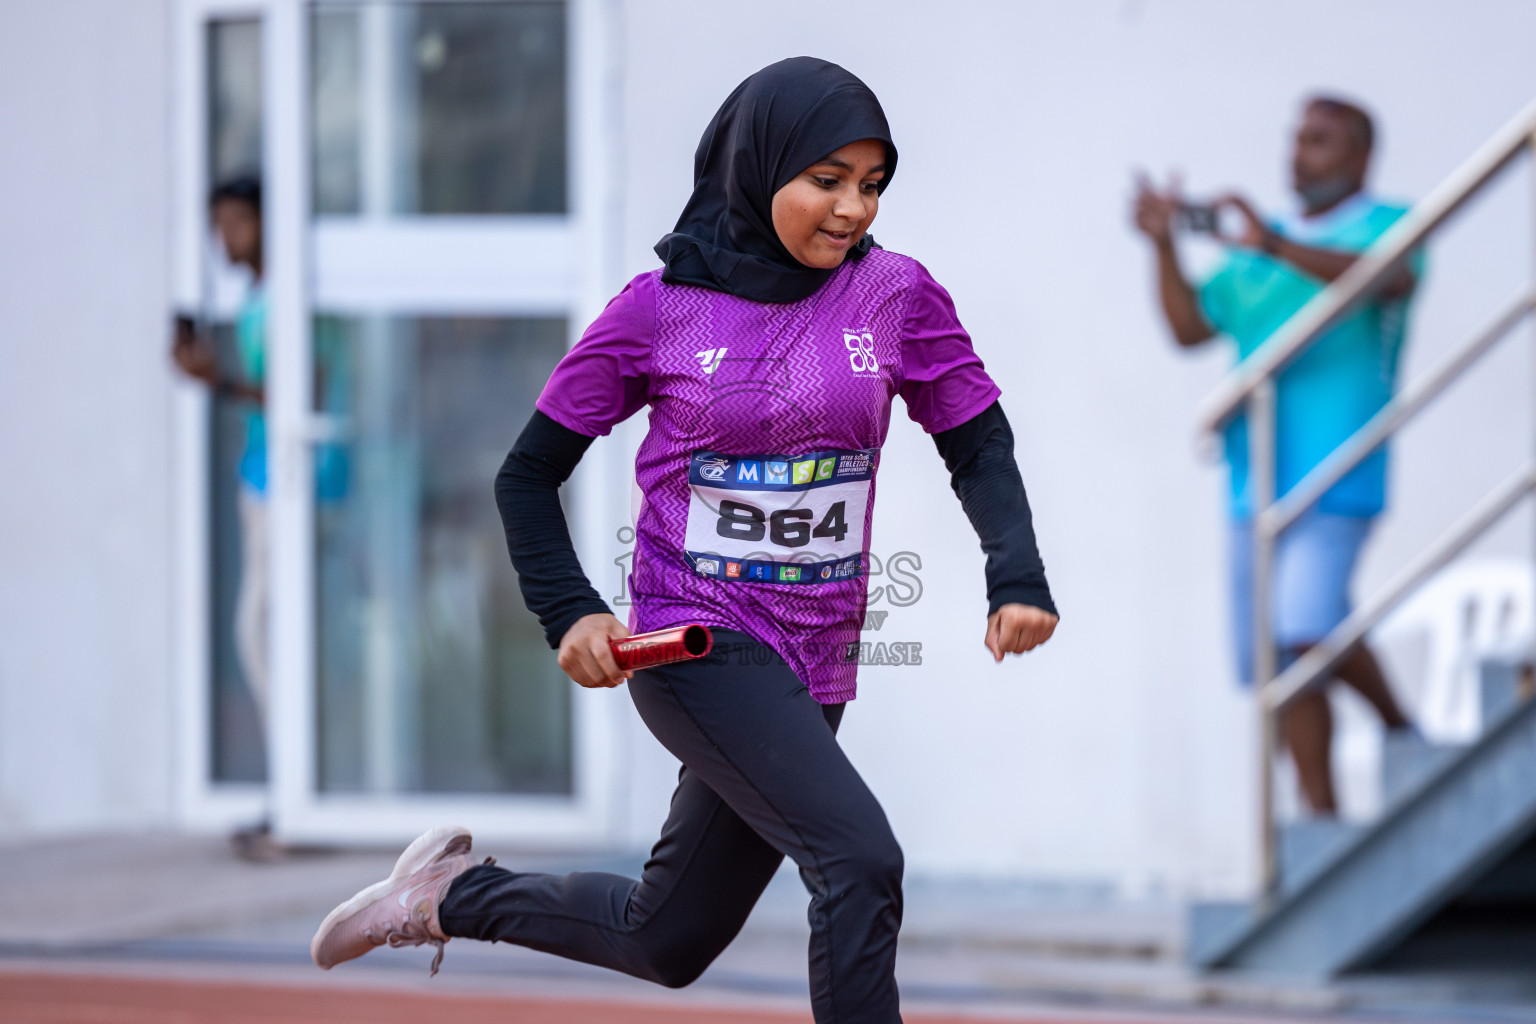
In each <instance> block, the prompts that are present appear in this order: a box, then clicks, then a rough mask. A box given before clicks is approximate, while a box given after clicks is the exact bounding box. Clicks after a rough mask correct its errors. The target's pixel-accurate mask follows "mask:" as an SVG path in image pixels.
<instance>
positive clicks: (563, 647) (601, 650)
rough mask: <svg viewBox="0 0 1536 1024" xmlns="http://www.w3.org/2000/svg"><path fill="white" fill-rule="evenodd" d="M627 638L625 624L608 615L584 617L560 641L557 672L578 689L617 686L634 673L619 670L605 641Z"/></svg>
mask: <svg viewBox="0 0 1536 1024" xmlns="http://www.w3.org/2000/svg"><path fill="white" fill-rule="evenodd" d="M626 636H629V630H628V629H626V628H625V626H624V623H622V622H620V621H619V620H618V619H616V618H614V617H613V616H612V615H609V614H608V613H607V612H597V613H594V614H592V615H583V616H582V617H581V618H579V619H577V620H576V622H575V623H574V624H573V625H572V626H571V628H570V629H568V630H566V631H565V636H563V637H561V638H560V658H559V660H560V668H561V669H563V670H564V671H565V674H566V675H568V676H570V677H571V679H572V680H573V681H575V683H576V684H577V685H578V686H587V687H609V686H618V685H619V684H621V683H623V682H624V681H625V680H626V679H628V678H630V677H631V676H633V675H634V673H633V672H625V671H623V670H622V669H620V668H619V663H618V662H617V661H615V660H614V657H613V649H612V648H611V647H609V646H608V641H609V640H622V639H624V638H625V637H626Z"/></svg>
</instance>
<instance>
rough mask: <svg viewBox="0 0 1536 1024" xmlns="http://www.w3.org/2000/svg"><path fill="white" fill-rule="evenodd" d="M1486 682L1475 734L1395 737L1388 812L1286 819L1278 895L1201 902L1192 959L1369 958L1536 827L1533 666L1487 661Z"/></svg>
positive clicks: (1387, 760) (1306, 962)
mask: <svg viewBox="0 0 1536 1024" xmlns="http://www.w3.org/2000/svg"><path fill="white" fill-rule="evenodd" d="M1481 681H1482V687H1481V690H1482V695H1481V696H1482V701H1483V720H1484V722H1485V728H1484V732H1483V734H1482V736H1481V737H1479V739H1478V741H1477V742H1476V743H1474V744H1471V745H1470V746H1466V747H1446V746H1435V745H1432V744H1427V743H1424V742H1423V741H1422V740H1417V739H1399V740H1395V741H1392V744H1391V745H1395V746H1397V747H1398V749H1397V750H1395V751H1391V750H1390V746H1389V748H1388V751H1389V752H1388V753H1387V755H1386V756H1384V757H1383V759H1382V768H1383V778H1382V792H1383V794H1384V797H1385V800H1386V806H1385V810H1384V811H1383V813H1382V815H1381V816H1380V818H1379V819H1378V820H1376V821H1375V822H1373V823H1372V824H1371V825H1369V826H1363V827H1362V826H1351V825H1342V824H1338V823H1331V822H1330V823H1318V822H1308V823H1302V824H1299V825H1293V826H1288V827H1286V828H1284V829H1281V830H1280V833H1279V834H1280V840H1281V841H1280V846H1279V865H1278V866H1279V877H1280V879H1281V884H1280V887H1279V890H1278V892H1277V893H1276V894H1274V896H1273V897H1272V898H1271V899H1269V900H1261V901H1258V902H1257V903H1255V904H1243V903H1231V904H1203V905H1197V906H1196V907H1195V910H1194V918H1193V920H1192V922H1191V924H1192V927H1191V931H1190V945H1189V956H1190V958H1191V959H1192V960H1193V961H1194V962H1195V963H1196V964H1198V965H1200V966H1202V967H1240V968H1250V969H1261V970H1265V971H1280V972H1285V973H1288V974H1298V975H1306V976H1312V977H1328V976H1331V975H1335V974H1339V973H1341V972H1344V971H1348V970H1352V969H1356V968H1361V967H1365V966H1369V965H1370V964H1372V963H1373V962H1375V961H1377V960H1378V959H1380V958H1381V957H1383V956H1384V955H1386V954H1387V953H1388V952H1390V951H1391V950H1392V949H1393V948H1394V947H1395V946H1396V945H1397V944H1398V943H1400V942H1401V941H1402V940H1403V939H1405V938H1406V937H1408V936H1409V935H1410V934H1411V933H1412V932H1414V930H1415V929H1416V928H1418V927H1419V926H1420V925H1421V924H1423V923H1424V922H1426V921H1428V920H1429V919H1430V918H1431V917H1433V916H1434V915H1435V914H1436V913H1437V912H1439V911H1440V910H1442V909H1443V908H1445V907H1447V906H1449V905H1450V904H1451V903H1452V902H1453V901H1455V900H1456V899H1457V898H1458V897H1460V896H1463V895H1465V894H1466V893H1468V892H1469V891H1471V890H1472V889H1473V888H1474V887H1475V886H1477V885H1478V883H1479V882H1480V881H1482V880H1483V879H1484V878H1486V877H1487V876H1488V875H1489V874H1490V872H1492V871H1493V870H1494V869H1496V868H1497V867H1499V866H1500V865H1501V864H1503V863H1504V862H1505V861H1506V860H1507V859H1508V858H1509V857H1510V855H1511V854H1513V853H1515V852H1516V851H1518V850H1520V849H1522V847H1523V846H1524V845H1525V844H1526V843H1528V842H1529V841H1530V840H1531V839H1532V838H1533V837H1536V701H1533V700H1531V699H1530V696H1531V672H1530V666H1529V663H1510V662H1486V663H1484V665H1483V667H1482V680H1481ZM1320 825H1322V826H1324V827H1321V828H1320V827H1319V826H1320ZM1514 881H1515V883H1516V886H1517V888H1518V887H1521V886H1523V887H1524V889H1525V891H1524V892H1523V893H1521V892H1518V891H1516V892H1513V893H1510V895H1513V896H1516V897H1518V896H1521V895H1523V896H1524V897H1525V898H1526V899H1527V900H1528V901H1536V872H1532V871H1526V872H1523V873H1521V874H1520V875H1519V876H1518V877H1516V878H1515V879H1514Z"/></svg>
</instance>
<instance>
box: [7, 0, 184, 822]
mask: <svg viewBox="0 0 1536 1024" xmlns="http://www.w3.org/2000/svg"><path fill="white" fill-rule="evenodd" d="M166 39H167V22H166V17H165V5H164V4H163V3H160V2H157V0H138V2H136V3H133V4H125V3H121V2H116V0H94V2H90V0H67V2H65V0H59V2H50V3H25V4H23V3H10V4H4V5H0V139H3V140H4V143H3V144H4V151H5V159H4V160H0V841H3V840H4V839H6V838H14V837H16V836H19V835H23V834H40V833H50V832H59V831H68V830H76V829H84V828H101V827H103V826H139V825H145V824H150V823H155V822H164V821H166V820H167V818H168V816H169V813H170V793H171V788H170V756H169V752H170V748H171V723H172V714H171V710H172V709H171V703H170V623H169V621H168V613H169V594H168V582H167V581H168V579H169V575H170V573H169V569H170V561H169V548H168V541H169V518H168V516H169V509H170V501H171V493H170V486H169V484H170V480H169V448H168V445H169V439H170V434H169V407H170V401H171V395H170V376H169V374H168V373H167V367H166V357H165V353H166V348H165V343H166V341H167V336H168V335H167V300H166V295H167V276H166V268H167V258H166V247H167V237H168V231H169V224H168V208H167V203H166V195H167V192H168V188H169V167H168V159H167V158H168V144H167V136H166V131H167V101H168V93H167V74H168V63H167V54H166Z"/></svg>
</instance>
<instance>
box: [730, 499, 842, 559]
mask: <svg viewBox="0 0 1536 1024" xmlns="http://www.w3.org/2000/svg"><path fill="white" fill-rule="evenodd" d="M845 504H846V503H845V502H841V501H838V502H833V504H832V507H831V508H829V509H827V514H826V515H824V516H822V517H821V522H819V523H817V524H816V525H815V526H814V527H812V526H811V520H812V519H815V518H816V513H815V512H813V511H811V510H810V509H808V508H781V509H776V510H774V512H773V513H772V514H769V513H766V512H764V511H763V510H762V509H760V508H758V507H757V506H756V505H749V504H747V503H746V502H744V501H731V500H729V499H726V500H723V501H721V502H720V518H719V519H717V520H716V521H715V532H716V533H717V534H719V535H720V536H722V537H728V538H730V539H732V540H745V541H759V540H762V539H763V536H764V535H765V534H766V535H767V537H768V539H769V540H770V541H771V542H772V543H774V544H777V545H778V546H779V547H784V548H803V547H805V546H806V545H807V544H809V543H810V542H811V538H812V537H830V538H831V539H832V541H833V543H839V542H841V541H842V539H843V538H844V537H845V536H847V534H848V522H847V519H846V516H845V509H844V505H845Z"/></svg>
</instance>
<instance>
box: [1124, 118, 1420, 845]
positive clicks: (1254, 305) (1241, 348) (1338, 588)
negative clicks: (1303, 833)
mask: <svg viewBox="0 0 1536 1024" xmlns="http://www.w3.org/2000/svg"><path fill="white" fill-rule="evenodd" d="M1374 136H1375V131H1374V126H1373V125H1372V122H1371V118H1370V116H1369V115H1368V114H1366V112H1365V111H1364V110H1362V109H1361V108H1360V107H1358V106H1356V105H1354V104H1352V103H1348V102H1344V101H1342V100H1337V99H1332V98H1327V97H1319V98H1315V99H1312V100H1311V101H1309V102H1308V103H1307V104H1306V106H1305V108H1304V110H1303V113H1302V119H1301V124H1300V126H1299V127H1298V129H1297V132H1296V139H1295V148H1294V150H1293V156H1292V162H1291V171H1292V185H1293V187H1294V189H1295V191H1296V194H1297V195H1298V197H1299V198H1300V200H1301V203H1300V206H1301V209H1300V212H1298V213H1296V214H1294V215H1291V216H1285V217H1279V218H1276V219H1274V220H1271V221H1266V220H1264V219H1263V218H1261V217H1260V216H1259V215H1258V213H1257V212H1255V210H1254V208H1253V206H1252V205H1251V204H1249V203H1248V202H1247V201H1246V200H1245V199H1244V198H1243V197H1241V196H1239V195H1235V194H1232V195H1227V196H1223V197H1221V198H1220V199H1218V200H1217V201H1216V203H1215V204H1213V205H1214V206H1215V208H1216V209H1217V210H1218V211H1220V210H1223V209H1230V210H1233V211H1235V212H1236V214H1237V215H1238V218H1239V219H1240V221H1241V225H1242V227H1241V230H1240V233H1239V234H1238V235H1237V236H1236V237H1230V238H1228V237H1223V236H1221V235H1220V234H1218V235H1217V237H1218V240H1219V241H1221V242H1223V243H1224V244H1225V245H1226V247H1227V252H1226V256H1225V258H1224V259H1223V260H1222V261H1221V263H1220V265H1219V266H1218V267H1217V269H1216V271H1215V273H1213V274H1212V275H1211V276H1210V277H1209V278H1208V279H1207V280H1206V281H1205V282H1204V283H1202V284H1199V285H1194V284H1191V283H1190V281H1189V280H1188V279H1187V278H1186V277H1185V275H1184V273H1183V271H1182V269H1181V267H1180V265H1179V257H1178V251H1177V248H1176V247H1175V244H1174V230H1173V229H1174V225H1175V222H1176V219H1177V218H1178V216H1179V215H1180V211H1181V209H1183V208H1184V204H1183V202H1182V200H1181V199H1180V197H1179V196H1178V194H1177V192H1176V190H1174V189H1170V190H1168V191H1166V192H1157V191H1155V190H1154V189H1152V188H1151V187H1150V186H1149V185H1148V184H1146V183H1145V182H1143V183H1142V186H1141V189H1140V192H1139V194H1138V196H1137V199H1136V212H1135V219H1136V225H1137V227H1138V228H1139V229H1140V230H1141V231H1142V232H1143V233H1144V234H1145V235H1146V236H1147V237H1148V238H1149V239H1150V240H1151V242H1152V244H1153V248H1154V250H1155V252H1156V256H1157V278H1158V297H1159V299H1160V300H1161V303H1162V307H1163V312H1164V315H1165V316H1166V317H1167V320H1168V325H1169V327H1170V328H1171V329H1172V332H1173V335H1174V338H1175V340H1176V341H1177V342H1178V343H1179V344H1180V345H1181V346H1185V347H1193V346H1196V345H1201V344H1204V343H1205V342H1207V341H1209V340H1210V339H1211V338H1213V337H1216V336H1217V335H1218V334H1222V335H1226V336H1227V337H1229V338H1231V339H1232V340H1233V342H1234V343H1235V344H1236V347H1237V357H1238V359H1239V361H1241V360H1243V359H1246V358H1247V357H1248V356H1249V355H1250V354H1251V353H1253V352H1254V351H1255V350H1256V349H1258V348H1259V346H1260V345H1262V344H1263V343H1264V342H1265V341H1266V340H1268V339H1269V337H1270V336H1271V335H1273V334H1274V332H1275V331H1276V330H1278V329H1279V328H1280V326H1281V325H1282V324H1284V323H1285V322H1286V321H1287V320H1289V319H1290V318H1291V317H1292V316H1293V315H1295V313H1296V312H1297V311H1298V310H1300V309H1301V308H1302V307H1303V306H1304V305H1306V304H1307V302H1309V301H1310V300H1311V299H1312V298H1313V297H1315V296H1316V295H1317V294H1318V293H1319V292H1321V291H1322V290H1323V289H1324V288H1326V287H1327V286H1328V284H1329V283H1330V282H1331V281H1333V280H1335V279H1336V278H1337V277H1339V275H1341V274H1343V273H1344V271H1345V270H1347V269H1348V268H1349V267H1350V265H1351V264H1353V263H1354V261H1355V260H1356V258H1358V256H1359V254H1360V253H1361V252H1362V251H1364V250H1365V249H1367V248H1369V247H1370V245H1371V244H1372V243H1373V242H1375V241H1376V240H1377V239H1378V238H1380V237H1381V235H1382V234H1383V233H1384V232H1385V231H1386V230H1387V228H1389V227H1391V226H1392V224H1393V223H1395V222H1396V221H1397V220H1398V219H1399V218H1400V217H1402V216H1403V214H1404V213H1406V212H1407V206H1406V205H1400V204H1391V203H1385V202H1382V201H1380V200H1378V199H1376V198H1375V197H1373V196H1372V195H1370V194H1369V193H1368V192H1367V191H1366V189H1365V178H1366V170H1367V168H1368V166H1369V163H1370V156H1371V149H1372V145H1373V143H1374ZM1218 227H1219V226H1218ZM1420 269H1421V268H1420V267H1419V266H1418V265H1417V264H1416V263H1415V265H1413V266H1409V267H1404V268H1402V269H1401V270H1400V271H1399V272H1398V274H1397V275H1396V276H1395V277H1394V278H1393V279H1392V280H1390V281H1389V282H1388V284H1387V285H1386V287H1385V288H1383V289H1382V291H1381V292H1380V293H1379V294H1377V295H1376V296H1375V297H1374V298H1373V299H1372V300H1370V301H1368V302H1366V303H1363V304H1362V305H1360V306H1359V307H1358V308H1356V309H1355V310H1354V312H1352V313H1351V314H1350V315H1349V316H1348V317H1347V318H1346V319H1345V320H1343V321H1342V322H1341V323H1339V324H1338V325H1337V326H1335V327H1333V328H1332V329H1330V330H1329V331H1328V332H1326V333H1325V334H1324V335H1323V336H1322V337H1320V338H1319V339H1318V340H1317V341H1316V342H1315V343H1314V344H1313V345H1312V347H1311V348H1310V349H1308V350H1307V351H1306V353H1305V354H1303V355H1302V356H1300V357H1299V358H1298V359H1297V360H1296V361H1295V362H1294V363H1292V364H1291V365H1290V366H1289V367H1288V368H1287V369H1286V370H1285V371H1284V372H1283V373H1282V374H1281V375H1280V377H1279V381H1278V386H1277V389H1276V390H1277V401H1276V405H1277V414H1276V450H1275V456H1276V467H1275V469H1276V473H1275V476H1276V479H1275V493H1276V494H1281V495H1283V494H1285V493H1286V492H1287V491H1289V490H1290V489H1291V488H1292V487H1294V486H1295V485H1296V484H1297V483H1298V482H1299V481H1300V480H1301V479H1302V478H1303V477H1305V476H1306V475H1307V473H1309V472H1310V471H1311V470H1312V469H1313V468H1314V467H1315V466H1316V465H1317V464H1318V463H1319V462H1321V461H1322V460H1323V459H1324V458H1326V457H1327V456H1328V455H1329V454H1330V453H1332V452H1333V451H1334V449H1336V448H1337V447H1338V446H1339V445H1341V444H1342V443H1343V442H1344V441H1346V440H1347V439H1348V438H1349V437H1350V436H1351V435H1353V434H1354V433H1355V431H1357V430H1358V429H1359V428H1360V427H1361V426H1363V425H1364V424H1365V423H1366V422H1367V421H1369V420H1370V418H1371V417H1372V416H1374V415H1375V414H1376V413H1377V412H1378V411H1380V409H1381V408H1382V406H1384V405H1385V404H1386V403H1387V402H1388V400H1390V399H1391V397H1392V389H1393V385H1394V381H1395V379H1396V375H1397V362H1398V356H1399V353H1400V352H1401V350H1402V343H1403V335H1404V328H1405V326H1406V322H1407V313H1408V304H1409V300H1410V298H1411V296H1412V294H1413V289H1414V287H1415V284H1416V282H1417V277H1418V273H1419V271H1420ZM1226 451H1227V461H1228V463H1229V465H1230V467H1231V507H1232V519H1233V528H1232V531H1231V538H1230V543H1231V561H1232V577H1233V578H1232V584H1233V611H1234V627H1235V633H1236V640H1237V643H1236V647H1237V653H1238V657H1239V666H1240V669H1241V671H1242V673H1243V676H1244V678H1247V677H1248V676H1249V674H1250V673H1251V672H1252V668H1253V636H1252V598H1253V593H1252V548H1253V544H1252V528H1251V523H1250V512H1251V510H1250V503H1249V489H1248V433H1247V423H1246V421H1245V420H1244V419H1243V418H1242V417H1241V416H1240V417H1238V418H1237V419H1236V420H1235V421H1234V422H1233V423H1232V424H1231V425H1229V426H1228V428H1227V433H1226ZM1386 474H1387V453H1386V450H1385V449H1382V450H1379V451H1377V452H1376V453H1375V454H1374V455H1372V456H1371V457H1370V458H1368V459H1366V460H1365V461H1364V462H1363V463H1361V464H1360V465H1359V466H1357V467H1356V468H1355V469H1354V470H1353V471H1351V472H1350V473H1349V474H1348V475H1347V476H1345V477H1344V478H1343V479H1342V480H1340V481H1339V482H1338V483H1337V484H1335V485H1334V486H1333V487H1331V488H1330V489H1329V490H1328V492H1327V493H1326V494H1325V495H1324V496H1323V498H1322V499H1321V501H1320V502H1319V503H1318V505H1317V506H1316V507H1315V508H1313V509H1312V510H1310V511H1309V512H1307V513H1306V514H1305V515H1303V516H1302V517H1301V518H1300V519H1298V520H1297V521H1296V522H1295V523H1294V524H1292V525H1291V527H1289V528H1288V529H1287V530H1286V531H1285V533H1284V534H1282V536H1281V537H1280V540H1279V542H1278V544H1277V546H1276V552H1275V566H1274V593H1273V596H1272V605H1271V607H1272V609H1273V611H1272V614H1273V620H1272V628H1273V631H1274V636H1275V642H1276V644H1277V646H1278V647H1279V652H1278V653H1279V655H1280V658H1281V662H1282V664H1285V663H1288V662H1290V661H1291V660H1294V658H1295V657H1297V656H1299V655H1300V654H1301V653H1302V652H1303V651H1305V650H1306V649H1307V648H1308V647H1310V646H1312V645H1314V644H1316V643H1317V642H1319V641H1320V640H1322V639H1323V638H1324V637H1325V636H1327V635H1328V633H1329V632H1331V631H1332V630H1333V628H1334V627H1335V626H1337V625H1338V624H1339V623H1340V622H1342V621H1343V620H1344V618H1345V617H1346V616H1347V615H1348V614H1349V611H1350V604H1349V582H1350V577H1351V575H1352V574H1353V571H1354V567H1355V563H1356V561H1357V559H1358V556H1359V553H1360V548H1361V545H1362V544H1363V543H1364V541H1365V538H1366V536H1367V534H1368V533H1369V532H1370V528H1371V525H1372V523H1373V522H1374V521H1375V517H1376V516H1377V515H1378V514H1380V513H1381V511H1382V509H1383V508H1384V507H1385V504H1386ZM1338 676H1339V678H1340V679H1342V680H1343V681H1344V682H1346V683H1348V684H1349V685H1350V686H1352V687H1353V688H1354V689H1356V690H1357V691H1359V693H1360V694H1361V696H1363V697H1364V698H1365V699H1366V700H1367V701H1369V702H1370V703H1371V705H1372V706H1373V707H1375V709H1376V710H1377V712H1378V713H1379V714H1380V715H1381V718H1382V721H1383V722H1384V723H1385V724H1386V726H1387V727H1388V728H1389V729H1406V728H1410V725H1409V722H1408V719H1407V717H1406V716H1405V715H1404V714H1403V711H1402V709H1401V708H1400V707H1399V706H1398V704H1397V701H1396V700H1395V699H1394V698H1393V696H1392V692H1391V690H1390V689H1389V688H1388V686H1387V683H1386V679H1385V678H1384V676H1383V675H1382V671H1381V668H1380V665H1379V664H1378V662H1377V661H1376V658H1375V656H1374V655H1373V654H1372V653H1371V651H1370V649H1369V648H1368V647H1367V646H1365V645H1364V644H1363V643H1362V644H1360V645H1358V646H1357V647H1356V648H1355V649H1354V650H1353V651H1352V652H1350V655H1349V657H1348V659H1347V660H1346V661H1345V662H1344V663H1343V664H1342V665H1341V666H1340V667H1339V669H1338ZM1283 732H1284V734H1285V738H1286V741H1287V743H1288V745H1289V747H1290V749H1291V754H1292V757H1293V758H1294V759H1295V762H1296V769H1297V775H1298V777H1299V779H1300V782H1301V788H1302V791H1303V793H1304V795H1305V796H1306V799H1307V803H1308V804H1309V805H1310V806H1311V808H1312V810H1313V812H1314V813H1316V814H1318V815H1333V814H1336V813H1337V810H1338V804H1337V800H1336V797H1335V794H1334V787H1333V777H1332V771H1331V768H1330V765H1329V760H1330V746H1331V742H1332V734H1333V722H1332V712H1331V710H1330V707H1329V704H1328V697H1327V694H1326V693H1325V692H1323V691H1322V690H1315V691H1313V692H1312V693H1310V694H1307V695H1306V696H1304V697H1302V698H1300V699H1299V700H1297V701H1296V702H1295V703H1294V704H1293V705H1292V706H1291V707H1290V708H1289V709H1288V711H1287V712H1286V715H1285V720H1284V723H1283Z"/></svg>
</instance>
